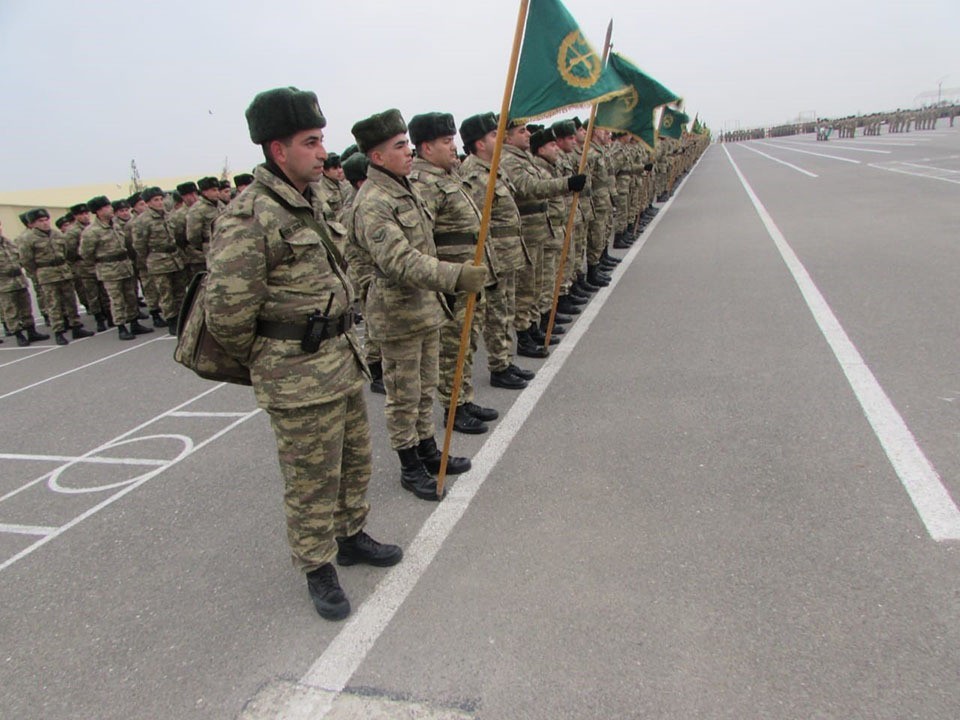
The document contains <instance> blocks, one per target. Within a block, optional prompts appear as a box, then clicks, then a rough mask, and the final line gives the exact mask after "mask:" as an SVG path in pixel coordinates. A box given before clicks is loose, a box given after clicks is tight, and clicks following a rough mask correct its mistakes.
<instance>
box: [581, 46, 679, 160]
mask: <svg viewBox="0 0 960 720" xmlns="http://www.w3.org/2000/svg"><path fill="white" fill-rule="evenodd" d="M610 67H611V68H612V69H613V70H615V71H616V73H617V75H619V76H620V77H621V78H623V81H624V82H626V83H627V85H628V86H629V89H628V91H627V93H626V94H625V95H621V96H619V97H617V98H614V99H612V100H608V101H606V102H602V103H600V105H598V106H597V120H596V123H597V126H598V127H602V128H606V129H608V130H616V131H618V132H622V131H625V132H628V133H630V134H631V135H633V136H635V137H637V138H639V139H640V140H642V141H643V142H645V143H646V144H647V145H649V146H650V147H653V146H654V141H655V139H656V137H655V136H656V132H655V131H656V126H655V125H654V124H653V111H654V110H655V109H656V108H657V107H659V106H660V105H666V104H667V103H671V102H674V101H676V100H679V96H678V95H677V94H676V93H674V92H671V91H670V90H668V89H667V88H665V87H664V86H663V85H661V84H660V83H658V82H657V81H656V80H654V79H653V78H651V77H650V76H649V75H645V74H644V73H643V72H642V71H641V70H640V68H638V67H637V66H636V65H634V64H633V63H631V62H630V61H629V60H627V59H626V58H624V57H623V56H622V55H619V54H617V53H611V54H610Z"/></svg>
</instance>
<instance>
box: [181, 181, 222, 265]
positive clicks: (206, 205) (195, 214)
mask: <svg viewBox="0 0 960 720" xmlns="http://www.w3.org/2000/svg"><path fill="white" fill-rule="evenodd" d="M223 209H224V206H223V205H221V204H220V203H216V202H214V201H212V200H208V199H207V198H206V197H204V196H203V195H200V196H199V197H198V198H197V201H196V202H195V203H194V204H193V205H191V206H190V207H189V208H188V209H187V212H186V220H187V223H186V228H185V232H186V243H187V244H186V248H185V249H184V251H183V253H184V256H185V258H186V261H187V265H188V277H191V278H192V277H193V276H194V275H195V274H196V273H198V272H203V271H204V270H205V269H206V267H207V260H206V257H207V252H208V248H209V247H210V238H211V237H212V236H213V221H214V220H216V219H217V217H219V215H220V213H221V212H223Z"/></svg>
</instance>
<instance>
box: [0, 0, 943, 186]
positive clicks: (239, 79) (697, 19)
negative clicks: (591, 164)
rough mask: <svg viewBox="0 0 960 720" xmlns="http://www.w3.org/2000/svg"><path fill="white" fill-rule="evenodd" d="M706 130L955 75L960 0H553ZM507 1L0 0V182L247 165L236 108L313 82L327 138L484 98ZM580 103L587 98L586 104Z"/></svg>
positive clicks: (253, 153)
mask: <svg viewBox="0 0 960 720" xmlns="http://www.w3.org/2000/svg"><path fill="white" fill-rule="evenodd" d="M565 5H566V6H567V8H568V10H569V11H570V13H571V14H572V15H573V16H574V18H576V20H577V21H578V22H579V24H580V27H581V29H582V30H583V31H584V32H585V33H586V35H587V37H588V38H589V39H590V41H591V42H592V44H593V45H594V47H595V48H596V49H597V51H598V52H599V51H600V49H601V48H602V44H603V36H604V33H605V31H606V26H607V22H608V21H609V19H610V18H613V20H614V32H613V43H614V49H615V50H616V51H617V52H620V53H622V54H623V55H625V56H627V57H628V58H629V59H631V60H632V61H633V62H634V63H635V64H636V65H638V66H639V67H640V68H641V69H643V70H644V71H645V72H646V73H647V74H649V75H651V76H653V77H654V78H656V79H657V80H658V81H660V82H661V83H662V84H664V85H666V86H667V87H668V88H670V89H671V90H673V91H674V92H676V93H678V94H680V95H682V96H683V97H684V98H685V99H686V110H687V111H688V113H689V114H690V115H691V116H693V114H694V113H699V115H700V117H701V118H702V119H704V120H705V121H706V122H707V123H708V124H709V125H710V127H711V128H712V129H713V130H714V132H717V131H721V130H723V129H724V127H726V128H728V129H730V128H734V127H736V126H737V125H738V124H739V126H740V127H742V128H747V127H754V126H758V125H772V124H778V123H781V122H784V121H788V120H789V119H792V118H796V117H797V115H798V113H811V112H816V113H818V114H819V115H821V116H841V115H848V114H851V113H857V112H871V111H874V110H886V109H895V108H897V107H907V106H912V105H913V104H914V103H915V99H916V98H917V96H918V95H920V94H921V93H924V92H936V90H937V87H938V82H941V81H942V86H943V88H944V89H948V88H957V87H960V60H958V53H957V48H958V44H957V33H958V31H960V1H958V0H914V1H913V2H906V0H902V1H894V0H875V1H874V2H869V1H868V2H864V1H863V0H856V1H854V0H829V1H828V0H823V1H822V2H816V1H814V2H810V1H807V2H792V3H785V2H772V1H771V0H677V1H676V2H671V1H670V0H661V1H660V2H637V1H635V0H631V1H629V2H625V1H623V0H566V2H565ZM518 8H519V2H518V0H482V1H481V0H477V1H474V2H464V1H463V0H450V1H448V2H438V1H437V0H407V1H406V2H395V1H393V0H273V1H272V2H255V1H254V0H229V1H222V0H193V1H192V2H183V1H181V0H163V1H162V2H151V3H147V2H139V1H138V0H87V1H86V2H76V1H75V0H73V1H71V2H67V1H66V0H0V91H2V93H0V98H2V101H3V111H2V118H3V119H2V124H0V127H2V132H0V190H19V189H28V188H38V187H57V186H64V185H80V184H90V183H99V182H125V181H126V180H127V179H128V178H129V175H130V171H129V167H130V160H131V159H136V162H137V165H138V167H139V169H140V174H141V175H142V176H143V177H144V178H150V177H171V176H178V175H190V174H193V175H196V176H198V177H199V176H201V175H205V174H219V173H220V171H221V169H222V168H223V165H224V159H225V158H228V162H229V167H230V170H231V172H233V173H236V172H241V171H244V170H248V169H249V168H250V167H252V166H253V165H254V164H256V163H257V162H259V161H260V160H261V159H262V158H261V156H260V154H259V148H257V147H255V146H253V145H252V144H251V143H250V141H249V135H248V134H247V128H246V122H245V120H244V115H243V112H244V110H245V109H246V107H247V105H248V104H249V102H250V100H251V99H252V98H253V96H254V95H255V94H256V93H257V92H259V91H261V90H265V89H268V88H271V87H277V86H281V85H295V86H297V87H300V88H301V89H309V90H313V91H315V92H316V93H317V95H318V97H319V98H320V106H321V108H322V109H323V112H324V114H325V115H326V117H327V121H328V125H327V129H326V137H327V142H326V146H327V148H328V150H333V151H337V152H340V151H342V150H343V149H344V148H345V147H346V146H347V145H348V144H350V143H351V142H352V141H353V138H352V136H351V135H350V127H351V126H352V125H353V123H354V122H355V121H356V120H358V119H360V118H363V117H366V116H367V115H370V114H371V113H373V112H378V111H380V110H383V109H386V108H389V107H398V108H400V110H401V111H402V112H403V114H404V116H405V117H406V118H408V119H409V118H410V117H411V116H412V115H415V114H417V113H419V112H426V111H431V110H438V111H445V112H452V113H453V114H454V116H455V118H456V120H457V122H458V123H459V122H460V120H462V119H463V118H464V117H465V116H467V115H471V114H473V113H476V112H481V111H486V110H499V107H500V103H501V100H502V96H503V88H504V80H505V77H504V76H505V73H506V68H507V63H508V60H509V51H510V46H511V42H512V39H513V31H514V27H515V25H516V19H517V10H518ZM584 114H586V113H584Z"/></svg>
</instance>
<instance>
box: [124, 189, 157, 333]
mask: <svg viewBox="0 0 960 720" xmlns="http://www.w3.org/2000/svg"><path fill="white" fill-rule="evenodd" d="M127 203H128V204H129V205H130V210H131V212H132V215H133V217H132V218H131V220H130V222H128V223H126V224H124V226H123V242H124V244H125V245H126V247H127V252H128V253H130V255H131V256H132V257H133V272H134V274H135V275H136V276H137V283H138V284H139V285H140V288H141V290H142V291H143V302H141V303H139V304H140V305H145V306H146V308H147V309H148V310H149V311H150V316H151V317H152V318H153V326H154V327H167V321H166V320H164V319H163V316H162V315H161V314H160V296H159V294H158V293H157V288H156V285H155V283H154V282H153V278H152V277H151V276H150V273H148V272H147V263H146V258H142V257H140V256H138V255H137V252H136V250H134V248H133V229H134V228H135V227H136V226H137V224H138V223H141V222H144V221H145V220H146V219H147V216H146V211H147V204H146V203H145V202H144V201H143V198H142V197H140V193H139V192H135V193H133V194H132V195H131V196H130V197H128V198H127Z"/></svg>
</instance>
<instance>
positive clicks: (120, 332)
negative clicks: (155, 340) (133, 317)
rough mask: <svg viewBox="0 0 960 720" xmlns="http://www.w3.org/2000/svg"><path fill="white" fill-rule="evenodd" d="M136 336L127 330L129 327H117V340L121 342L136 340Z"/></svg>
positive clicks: (121, 325) (121, 324) (120, 325)
mask: <svg viewBox="0 0 960 720" xmlns="http://www.w3.org/2000/svg"><path fill="white" fill-rule="evenodd" d="M136 337H137V336H136V335H134V334H133V333H132V332H130V331H129V330H127V326H126V325H124V324H123V323H120V324H119V325H117V338H118V339H120V340H135V339H136Z"/></svg>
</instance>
